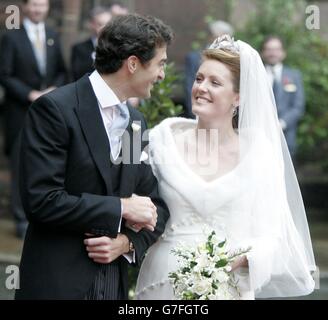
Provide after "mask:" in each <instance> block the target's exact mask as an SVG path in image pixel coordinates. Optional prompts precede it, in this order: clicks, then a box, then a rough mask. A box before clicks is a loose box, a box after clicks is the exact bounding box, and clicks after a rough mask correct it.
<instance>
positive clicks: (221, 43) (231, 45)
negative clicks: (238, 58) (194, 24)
mask: <svg viewBox="0 0 328 320" xmlns="http://www.w3.org/2000/svg"><path fill="white" fill-rule="evenodd" d="M208 48H209V49H225V50H229V51H231V52H235V53H239V46H238V44H237V42H235V40H234V38H231V36H230V35H228V34H224V35H223V36H221V37H218V38H216V39H215V40H214V41H213V43H212V44H211V45H210V46H209V47H208Z"/></svg>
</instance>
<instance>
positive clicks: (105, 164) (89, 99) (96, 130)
mask: <svg viewBox="0 0 328 320" xmlns="http://www.w3.org/2000/svg"><path fill="white" fill-rule="evenodd" d="M76 87H77V96H78V107H77V108H76V112H77V116H78V118H79V121H80V124H81V127H82V130H83V133H84V135H85V137H86V140H87V143H88V146H89V149H90V152H91V155H92V157H93V159H94V161H95V163H96V165H97V168H98V170H99V172H100V174H101V176H102V178H103V180H104V182H105V184H106V188H107V194H109V195H110V194H112V192H113V188H112V183H111V175H110V146H109V142H108V137H107V134H106V130H105V127H104V124H103V121H102V118H101V114H100V110H99V107H98V102H97V98H96V96H95V94H94V92H93V89H92V86H91V83H90V81H89V78H88V75H85V76H84V77H83V78H82V79H80V80H79V81H77V82H76Z"/></svg>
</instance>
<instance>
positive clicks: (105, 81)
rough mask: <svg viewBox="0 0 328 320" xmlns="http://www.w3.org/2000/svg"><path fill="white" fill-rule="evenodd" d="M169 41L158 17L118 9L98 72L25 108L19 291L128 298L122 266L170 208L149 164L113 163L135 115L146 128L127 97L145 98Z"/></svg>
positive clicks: (128, 147)
mask: <svg viewBox="0 0 328 320" xmlns="http://www.w3.org/2000/svg"><path fill="white" fill-rule="evenodd" d="M171 40H172V31H171V29H170V28H169V27H168V26H166V25H165V24H164V23H163V22H161V21H160V20H158V19H156V18H152V17H142V16H139V15H135V14H133V15H132V14H131V15H125V16H118V17H116V18H115V19H113V20H112V21H111V22H110V23H109V24H108V25H107V26H106V27H105V28H104V30H103V32H102V33H101V35H100V38H99V41H98V46H97V49H96V60H95V68H96V70H95V71H94V72H93V73H92V74H91V75H86V76H84V77H83V78H81V79H80V80H78V81H77V82H75V83H72V84H69V85H67V86H65V87H62V88H59V89H57V90H55V91H53V92H51V93H49V94H47V95H44V96H42V97H41V98H40V99H38V100H37V101H36V102H35V103H33V104H32V106H31V107H30V109H29V111H28V114H27V118H26V122H25V126H24V129H23V132H22V147H21V154H20V155H21V157H20V161H21V162H20V163H21V181H20V190H21V196H22V202H23V205H24V209H25V210H26V214H27V217H28V219H29V222H30V224H29V228H28V231H27V235H26V238H25V243H24V248H23V254H22V259H21V265H20V289H19V290H17V291H16V299H127V298H128V292H127V289H128V284H127V266H128V264H129V262H130V263H132V264H134V263H135V264H137V265H139V264H140V263H141V261H142V259H143V257H144V255H145V252H146V250H147V248H148V247H149V246H151V245H152V244H153V243H154V242H155V241H156V240H157V238H158V237H159V236H160V235H161V234H162V232H163V231H164V227H165V223H166V221H167V219H168V217H169V212H168V209H167V207H166V205H165V203H164V202H163V201H162V200H161V199H160V198H159V196H158V192H157V181H156V179H155V177H154V175H153V174H152V171H151V168H150V166H149V165H146V164H145V163H144V162H141V163H140V162H139V164H134V163H133V159H135V155H133V152H132V154H129V153H128V154H129V157H130V158H129V159H130V161H128V163H126V161H124V162H123V163H120V162H119V161H117V160H118V159H119V158H120V157H123V158H124V156H125V155H124V152H128V151H132V150H133V151H135V149H136V145H134V144H133V141H134V140H133V137H134V135H135V134H136V132H135V131H138V126H136V125H132V124H133V122H139V123H141V127H140V130H139V131H140V132H139V133H142V132H143V131H144V130H145V128H146V124H145V121H144V118H143V116H142V115H141V114H140V113H139V112H138V111H137V110H135V109H132V108H130V107H127V105H126V104H125V103H124V101H126V100H127V99H128V98H130V97H140V98H147V97H149V96H150V90H151V88H152V86H153V85H154V83H155V82H156V81H159V80H162V79H163V78H164V76H165V74H164V65H165V61H166V59H167V56H166V48H167V45H168V44H169V43H170V42H171ZM133 129H135V130H133ZM115 132H116V133H115ZM117 132H121V133H122V132H124V136H125V137H126V136H127V137H130V141H126V140H125V139H123V136H122V135H121V134H117ZM128 142H129V143H130V144H129V143H128ZM143 147H145V144H143V145H142V148H143ZM139 155H140V147H139V150H138V156H139ZM139 158H140V157H138V159H139ZM125 159H126V157H125ZM115 160H116V161H115ZM133 224H135V225H137V226H138V228H142V230H141V231H139V232H138V233H137V232H134V231H132V230H131V229H129V228H127V227H126V226H127V225H133ZM100 243H102V245H99V244H100ZM104 252H105V253H106V254H104Z"/></svg>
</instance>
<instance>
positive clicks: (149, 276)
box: [136, 118, 255, 300]
mask: <svg viewBox="0 0 328 320" xmlns="http://www.w3.org/2000/svg"><path fill="white" fill-rule="evenodd" d="M195 126H196V121H194V120H188V119H182V118H170V119H167V120H165V121H163V122H162V123H161V124H160V125H159V126H157V127H155V128H154V129H153V130H152V131H151V134H150V149H149V156H150V157H151V159H150V162H151V165H152V169H153V171H154V174H155V175H156V176H157V178H158V181H159V192H160V195H161V197H162V198H163V200H164V201H165V202H166V203H167V205H168V207H169V210H170V219H169V221H168V223H167V225H166V229H165V232H164V234H163V235H162V237H161V238H160V239H159V240H158V241H157V242H156V243H155V244H154V245H153V246H152V247H151V248H150V249H149V251H148V253H147V255H146V258H145V259H144V261H143V264H142V267H141V270H140V273H139V277H138V282H137V288H136V299H155V300H157V299H159V300H161V299H174V294H173V288H172V285H171V284H170V282H169V279H168V273H169V272H170V271H174V270H175V269H176V268H177V267H178V264H177V260H176V256H174V255H173V254H172V253H171V252H170V251H171V250H172V249H173V248H174V247H176V246H177V245H178V244H179V243H180V242H183V243H187V244H191V243H197V242H198V241H201V240H202V239H204V227H206V226H209V227H211V228H213V229H214V230H216V233H217V235H218V236H220V237H226V238H227V239H228V241H229V243H230V244H231V245H233V246H235V247H236V248H237V247H239V246H241V245H242V244H243V243H242V242H243V241H242V240H243V239H244V238H245V235H247V228H248V226H246V225H240V224H239V223H238V220H239V215H240V214H244V213H245V211H247V210H249V208H248V206H249V204H250V203H252V201H251V200H250V198H251V197H252V196H253V193H254V191H255V190H247V189H245V190H242V189H241V188H240V186H239V187H237V184H238V181H236V175H235V172H236V171H239V170H242V164H240V165H238V166H237V167H236V168H235V169H234V170H232V171H230V172H229V173H227V174H225V175H223V176H222V177H219V178H217V179H215V180H213V181H210V182H206V181H205V180H203V179H202V178H201V177H199V176H198V175H197V174H196V173H194V172H193V171H192V170H191V168H189V167H188V165H187V164H186V163H185V162H184V159H183V158H182V155H181V154H180V152H179V150H178V149H177V145H176V143H175V140H174V134H175V131H177V130H185V129H190V128H193V127H195ZM238 193H239V194H238ZM236 276H237V278H238V280H239V289H240V293H241V296H242V299H254V292H253V291H251V290H250V288H249V277H248V270H247V269H242V270H241V269H240V270H238V271H237V272H236Z"/></svg>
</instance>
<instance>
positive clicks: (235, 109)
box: [232, 107, 238, 117]
mask: <svg viewBox="0 0 328 320" xmlns="http://www.w3.org/2000/svg"><path fill="white" fill-rule="evenodd" d="M237 111H238V107H235V108H234V109H233V110H232V116H233V117H235V116H236V115H237Z"/></svg>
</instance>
